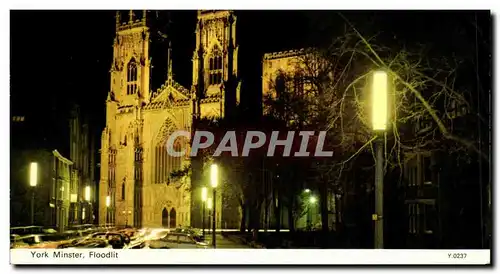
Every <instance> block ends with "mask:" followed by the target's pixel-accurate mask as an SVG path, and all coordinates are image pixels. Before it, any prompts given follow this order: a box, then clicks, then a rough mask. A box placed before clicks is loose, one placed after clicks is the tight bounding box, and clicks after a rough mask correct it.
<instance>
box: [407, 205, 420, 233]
mask: <svg viewBox="0 0 500 274" xmlns="http://www.w3.org/2000/svg"><path fill="white" fill-rule="evenodd" d="M419 213H420V212H419V207H418V204H414V203H413V204H409V205H408V217H409V218H408V219H409V221H408V232H409V233H410V234H417V231H418V225H419V222H418V217H419Z"/></svg>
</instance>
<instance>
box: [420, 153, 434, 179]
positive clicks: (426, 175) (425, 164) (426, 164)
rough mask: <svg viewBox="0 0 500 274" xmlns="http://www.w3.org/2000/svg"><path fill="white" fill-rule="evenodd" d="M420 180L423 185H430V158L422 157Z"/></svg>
mask: <svg viewBox="0 0 500 274" xmlns="http://www.w3.org/2000/svg"><path fill="white" fill-rule="evenodd" d="M422 170H423V174H422V180H423V184H424V185H430V184H432V163H431V157H430V156H424V157H422Z"/></svg>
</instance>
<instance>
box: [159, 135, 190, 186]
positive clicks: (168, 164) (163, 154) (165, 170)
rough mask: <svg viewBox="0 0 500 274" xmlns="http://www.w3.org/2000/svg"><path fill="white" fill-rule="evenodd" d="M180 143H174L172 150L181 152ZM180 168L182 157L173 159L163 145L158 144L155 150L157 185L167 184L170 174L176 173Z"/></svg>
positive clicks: (169, 180)
mask: <svg viewBox="0 0 500 274" xmlns="http://www.w3.org/2000/svg"><path fill="white" fill-rule="evenodd" d="M182 149H183V148H182V145H181V143H180V142H176V143H174V150H175V151H181V150H182ZM181 166H182V156H180V157H175V156H171V155H169V154H168V151H167V148H166V146H165V143H161V144H158V146H156V148H155V182H156V183H157V184H169V183H170V182H171V174H172V172H174V171H178V170H179V169H181Z"/></svg>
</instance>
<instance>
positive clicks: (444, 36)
mask: <svg viewBox="0 0 500 274" xmlns="http://www.w3.org/2000/svg"><path fill="white" fill-rule="evenodd" d="M161 13H162V14H165V13H166V12H165V11H162V12H161ZM342 14H343V15H344V16H345V17H346V18H348V19H349V20H351V21H352V22H353V23H354V24H356V26H358V27H360V29H363V30H366V32H367V33H379V35H382V36H383V37H384V39H386V41H388V44H391V45H394V46H398V47H402V46H404V47H411V46H412V45H416V44H417V43H423V44H426V45H429V46H431V48H432V49H433V50H435V52H434V53H433V54H435V55H436V56H438V55H439V54H442V53H445V54H458V55H470V54H474V51H475V49H474V47H475V43H474V39H473V38H474V37H475V36H474V35H475V34H476V32H475V24H476V23H475V22H476V21H475V18H476V17H475V16H474V13H471V12H469V13H452V12H432V13H429V12H343V13H342ZM114 15H115V12H114V11H11V53H10V54H11V55H10V56H11V72H10V74H11V97H10V98H11V102H10V103H11V115H24V116H26V117H27V118H26V119H27V120H26V121H27V122H26V123H25V124H26V125H29V126H28V127H29V128H30V129H29V131H28V132H30V134H24V135H29V136H23V137H29V138H33V137H34V136H36V138H37V140H38V141H37V142H36V144H37V145H38V144H39V141H40V140H43V144H44V145H45V146H52V147H60V149H62V150H64V148H63V147H64V146H65V144H67V143H68V138H67V137H68V136H69V135H67V133H66V132H65V131H64V130H65V129H64V126H65V125H67V120H66V118H65V117H67V116H65V114H66V113H67V111H68V110H69V106H70V104H71V103H73V102H74V103H78V104H79V105H80V106H81V107H82V109H83V110H84V112H85V113H87V114H88V115H89V118H90V119H91V123H92V126H93V129H94V130H95V134H96V136H97V137H98V136H100V132H101V130H102V129H103V127H104V123H105V121H104V119H105V99H106V96H107V92H108V90H109V80H110V79H109V69H110V66H111V60H112V43H113V38H114V31H115V18H114ZM169 16H171V18H172V20H171V21H172V27H171V31H170V36H171V37H172V39H173V43H172V44H173V53H174V59H173V64H174V74H175V76H174V77H175V79H176V80H177V81H178V82H180V83H181V84H182V85H184V86H185V87H186V88H188V89H189V88H190V86H191V77H192V76H191V73H192V65H191V57H192V53H193V50H194V46H195V45H194V43H195V37H194V30H195V24H196V11H173V12H170V15H169ZM238 16H239V17H238V30H237V39H238V43H239V44H240V53H241V55H240V62H239V67H240V72H241V76H242V77H243V78H244V82H245V83H246V84H247V85H248V87H249V89H248V90H247V91H246V93H247V94H243V95H242V98H243V99H244V98H245V96H250V97H252V96H251V95H252V94H253V95H255V94H258V93H260V86H261V82H260V81H261V79H260V75H261V69H262V68H261V63H260V61H261V59H262V55H263V54H264V53H265V52H272V51H279V50H288V49H294V48H300V47H304V46H308V45H314V44H315V43H320V42H319V41H321V40H323V42H324V41H325V40H327V39H325V38H329V37H332V34H333V33H341V32H342V31H343V29H344V26H343V25H344V22H345V21H344V19H343V18H342V17H341V16H339V13H338V12H335V11H307V12H305V11H240V12H239V13H238ZM478 18H479V20H478V21H477V22H478V24H479V25H480V40H481V41H480V43H479V45H480V46H479V47H480V49H479V50H480V52H481V57H480V61H482V63H485V64H489V63H488V62H491V60H489V58H490V57H489V54H491V48H490V47H491V46H490V43H489V40H488V39H490V36H489V35H488V34H489V33H490V31H491V29H490V26H489V25H490V24H491V22H490V17H489V12H482V13H479V16H478ZM486 40H488V41H486ZM464 41H465V42H464ZM165 50H166V49H165ZM155 61H157V60H153V63H154V62H155ZM160 61H162V62H163V61H164V62H166V60H159V61H157V62H160ZM485 67H487V68H489V66H485ZM485 70H486V69H485ZM486 78H488V77H485V79H486ZM154 80H156V81H158V79H154ZM487 81H489V78H488V80H487ZM33 132H35V133H34V134H33ZM12 134H15V132H12ZM42 136H43V137H42ZM30 140H31V139H30ZM97 140H99V138H98V139H97ZM27 142H31V141H27Z"/></svg>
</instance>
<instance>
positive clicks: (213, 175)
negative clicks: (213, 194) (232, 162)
mask: <svg viewBox="0 0 500 274" xmlns="http://www.w3.org/2000/svg"><path fill="white" fill-rule="evenodd" d="M218 177H219V169H218V167H217V165H216V164H212V165H211V166H210V182H211V184H212V187H213V188H216V187H217V183H218V182H217V181H218V179H219V178H218Z"/></svg>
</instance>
